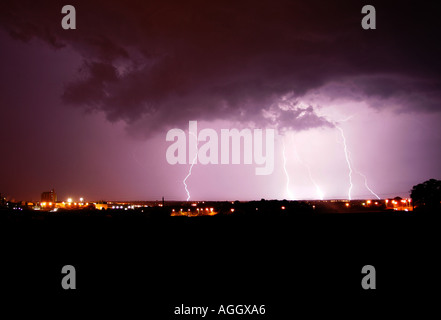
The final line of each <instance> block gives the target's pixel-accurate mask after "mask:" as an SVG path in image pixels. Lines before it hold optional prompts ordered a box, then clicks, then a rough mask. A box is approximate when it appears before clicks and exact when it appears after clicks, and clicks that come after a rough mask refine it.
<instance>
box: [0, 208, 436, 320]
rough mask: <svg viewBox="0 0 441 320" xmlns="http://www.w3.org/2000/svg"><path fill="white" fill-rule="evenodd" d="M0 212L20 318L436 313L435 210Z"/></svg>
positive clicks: (6, 296) (7, 281) (8, 292)
mask: <svg viewBox="0 0 441 320" xmlns="http://www.w3.org/2000/svg"><path fill="white" fill-rule="evenodd" d="M2 214H3V215H2V217H0V221H1V222H0V223H1V225H0V231H1V248H2V253H1V256H2V258H1V278H2V279H1V284H0V286H1V291H2V298H1V301H2V303H1V304H2V311H5V310H7V309H11V310H12V311H13V312H14V314H15V315H16V316H20V315H21V314H22V313H26V314H27V315H29V314H30V315H34V316H37V315H43V316H44V317H45V318H48V317H49V318H52V317H54V318H60V317H64V316H65V315H73V316H75V317H87V318H89V317H91V316H96V317H100V318H105V317H107V316H111V315H112V316H116V317H117V318H119V317H124V318H133V317H134V316H135V315H136V317H137V318H140V319H142V318H144V319H170V318H172V319H179V318H183V319H200V318H201V316H174V315H173V311H174V310H175V306H181V304H184V305H186V306H208V307H210V309H216V308H218V307H219V306H220V305H224V306H227V305H229V304H236V305H237V304H242V305H250V304H251V305H258V306H260V305H265V315H259V316H257V315H252V316H250V315H247V316H245V315H243V316H242V318H245V319H246V318H250V319H254V318H258V319H288V318H292V319H295V318H297V317H303V315H305V314H306V315H307V316H308V317H338V318H348V319H354V318H355V319H358V318H372V317H379V316H381V317H383V316H385V317H388V316H389V317H397V316H402V315H406V316H409V315H414V316H417V317H418V318H422V317H424V316H423V314H424V313H429V312H432V311H436V312H438V310H437V309H438V308H437V305H438V301H439V288H440V287H439V285H440V281H439V274H440V270H441V268H440V267H441V266H440V262H439V260H440V259H439V243H440V241H439V240H440V236H439V229H440V224H439V222H440V219H439V218H436V215H434V214H410V213H408V214H397V213H394V212H392V213H386V212H382V213H373V212H371V213H369V212H364V213H359V214H357V213H353V214H300V215H289V216H280V215H277V216H274V217H271V216H252V215H244V216H213V217H197V218H186V217H168V218H158V217H144V216H136V215H131V216H130V215H126V216H124V215H89V216H87V217H86V216H84V215H74V214H69V215H58V216H55V215H52V216H45V215H42V216H38V215H34V214H32V215H21V216H19V217H17V216H11V215H10V214H9V213H5V212H2ZM42 217H43V218H42ZM64 265H73V266H74V267H75V268H76V277H77V289H76V290H70V291H66V290H63V289H62V287H61V279H62V277H63V275H62V274H61V269H62V267H63V266H64ZM364 265H373V266H374V267H375V268H376V274H377V281H376V282H377V289H376V290H370V291H366V290H363V289H362V287H361V279H362V277H363V275H362V274H361V269H362V267H363V266H364ZM5 312H6V311H5ZM305 312H306V313H305ZM206 318H209V319H214V318H216V319H223V318H224V319H229V318H233V316H230V315H216V313H209V314H208V315H207V316H206Z"/></svg>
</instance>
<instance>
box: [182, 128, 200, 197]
mask: <svg viewBox="0 0 441 320" xmlns="http://www.w3.org/2000/svg"><path fill="white" fill-rule="evenodd" d="M189 134H190V135H193V136H194V137H195V139H196V154H195V155H194V158H193V162H192V163H191V166H190V169H189V170H188V174H187V176H186V177H185V179H184V181H182V183H183V184H184V187H185V192H187V201H189V200H190V192H189V191H188V186H187V183H186V181H187V179H188V178H189V177H190V176H191V170H192V169H193V166H194V164H195V163H196V159H197V158H198V153H199V150H198V144H199V142H198V137H197V136H196V135H195V134H194V133H193V132H191V131H190V132H189Z"/></svg>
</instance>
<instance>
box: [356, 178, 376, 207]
mask: <svg viewBox="0 0 441 320" xmlns="http://www.w3.org/2000/svg"><path fill="white" fill-rule="evenodd" d="M356 172H357V173H358V174H359V175H360V176H362V177H363V178H364V186H365V187H366V189H368V190H369V192H370V193H372V194H373V195H374V196H376V197H377V199H378V200H380V197H379V196H378V195H377V194H376V193H375V192H373V191H372V190H371V188H369V186H368V183H367V178H366V176H365V175H364V174H362V173H361V172H359V171H356Z"/></svg>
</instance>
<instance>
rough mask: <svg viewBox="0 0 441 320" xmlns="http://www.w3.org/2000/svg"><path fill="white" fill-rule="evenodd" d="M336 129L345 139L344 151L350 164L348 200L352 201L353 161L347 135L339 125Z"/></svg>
mask: <svg viewBox="0 0 441 320" xmlns="http://www.w3.org/2000/svg"><path fill="white" fill-rule="evenodd" d="M335 127H336V128H337V129H338V130H339V131H340V133H341V137H342V139H343V147H344V148H343V149H344V152H345V158H346V162H347V164H348V169H349V190H348V199H349V200H352V198H351V191H352V188H353V184H352V167H351V161H350V160H349V151H348V146H347V145H346V137H345V133H344V132H343V129H342V128H341V127H339V126H337V125H335Z"/></svg>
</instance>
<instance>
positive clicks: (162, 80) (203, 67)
mask: <svg viewBox="0 0 441 320" xmlns="http://www.w3.org/2000/svg"><path fill="white" fill-rule="evenodd" d="M364 2H365V1H337V2H322V1H307V2H305V1H301V2H300V1H288V0H286V1H266V0H265V1H237V0H236V1H134V0H133V1H132V0H126V1H101V0H95V1H75V3H73V4H74V5H75V7H76V9H77V30H63V29H62V28H61V23H60V22H61V17H62V15H61V8H62V6H63V5H64V3H62V2H60V1H45V2H44V4H41V3H38V4H37V3H36V1H3V2H2V4H1V5H0V21H1V22H0V24H1V26H2V27H3V28H4V29H5V30H7V31H8V32H9V33H10V34H11V35H12V36H13V37H15V38H17V39H21V40H24V41H29V40H30V39H32V38H39V39H42V40H43V41H45V42H47V43H48V44H49V45H51V46H52V47H54V48H55V49H60V48H63V47H68V48H72V49H74V50H76V51H77V52H78V53H80V54H81V55H82V56H83V58H84V64H83V66H82V67H81V69H80V72H79V74H78V78H77V79H68V84H67V85H66V88H65V92H64V95H63V100H64V101H65V103H67V104H71V105H76V106H80V107H84V108H86V109H87V110H102V111H104V112H105V113H106V115H107V117H108V119H109V120H111V121H115V120H121V119H122V120H124V121H126V122H127V123H128V125H129V129H130V128H131V129H130V130H131V131H136V132H138V133H139V132H142V133H143V134H145V135H149V134H152V133H154V132H156V131H157V130H162V129H165V128H169V127H174V126H179V125H182V124H183V123H185V122H187V121H188V120H190V119H197V120H215V119H230V120H235V121H241V122H244V121H251V122H254V123H256V124H265V125H267V124H272V125H275V126H277V127H279V128H282V129H283V128H285V129H288V128H289V129H291V130H302V129H308V128H313V127H320V126H330V125H332V124H330V123H329V122H327V121H326V120H325V119H324V118H321V117H320V116H318V115H317V114H316V112H315V109H314V108H313V107H312V106H307V107H306V108H304V107H300V106H299V104H298V101H299V99H300V98H301V97H302V96H303V95H305V94H307V93H308V92H311V91H313V90H318V89H320V88H325V89H326V88H327V91H326V90H325V89H324V90H322V92H323V94H324V93H326V92H327V94H328V95H329V96H333V95H334V96H339V97H345V96H346V97H349V98H357V99H373V101H376V103H374V106H377V107H379V108H380V107H383V104H382V103H381V101H386V100H387V101H389V100H390V99H395V100H396V101H398V102H400V103H401V104H402V105H403V108H402V111H403V112H404V111H406V112H407V111H424V112H426V111H439V108H440V96H441V93H440V86H439V81H440V71H441V64H440V62H439V56H440V53H441V49H440V45H439V41H438V40H437V37H438V33H439V31H440V20H439V19H438V16H437V14H436V12H437V11H436V10H434V9H435V3H433V4H432V3H425V4H421V5H419V6H408V5H407V4H406V3H403V2H402V1H394V2H390V1H389V2H384V1H381V2H376V1H371V2H370V4H372V5H374V6H375V7H376V9H377V30H371V31H365V30H363V29H362V28H361V25H360V21H361V17H362V15H361V8H362V6H363V5H365V4H366V3H364ZM415 7H417V8H415ZM330 84H334V88H335V84H337V86H340V89H339V90H337V89H336V90H331V89H329V88H331V87H333V86H330ZM286 95H289V96H290V97H291V98H292V100H291V106H292V107H290V108H285V107H283V104H280V105H279V104H278V101H280V99H281V97H284V96H286ZM269 114H271V115H272V118H271V117H270V118H268V115H269ZM269 119H271V121H270V120H269Z"/></svg>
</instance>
